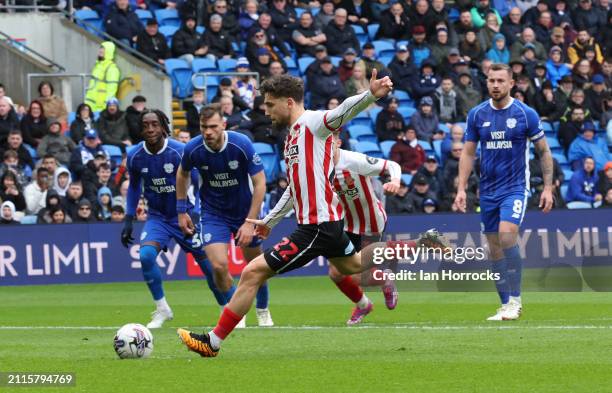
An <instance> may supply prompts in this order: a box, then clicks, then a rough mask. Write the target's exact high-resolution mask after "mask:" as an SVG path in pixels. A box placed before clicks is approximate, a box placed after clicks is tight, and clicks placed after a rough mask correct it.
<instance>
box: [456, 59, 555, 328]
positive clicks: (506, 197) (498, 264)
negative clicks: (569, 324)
mask: <svg viewBox="0 0 612 393" xmlns="http://www.w3.org/2000/svg"><path fill="white" fill-rule="evenodd" d="M513 85H514V81H513V80H512V71H511V70H510V68H509V67H508V66H507V65H505V64H493V65H492V66H491V69H490V71H489V74H488V75H487V89H488V90H489V95H490V96H491V99H490V100H487V101H485V102H483V103H481V104H480V105H478V106H476V107H475V108H473V109H472V110H470V112H469V113H468V118H467V129H466V135H465V139H466V143H465V146H464V148H463V152H462V153H461V159H460V161H459V184H458V190H457V196H456V199H455V204H456V206H457V207H458V208H459V210H461V211H464V212H465V209H466V193H465V190H466V187H467V180H468V177H469V175H470V173H471V172H472V168H473V165H474V156H475V154H476V147H477V145H478V142H480V209H481V213H480V215H481V226H482V230H483V232H485V234H486V237H487V242H488V243H489V250H490V255H489V257H490V258H491V260H492V262H493V271H494V272H495V273H498V274H499V277H500V278H499V280H497V281H496V287H497V292H498V294H499V297H500V300H501V304H502V306H501V307H500V308H499V309H498V310H497V312H496V313H495V315H493V316H491V317H489V318H488V320H490V321H502V320H513V319H518V318H519V316H520V314H521V311H522V302H521V273H522V261H521V257H520V253H519V248H518V245H517V235H518V230H519V226H520V225H521V222H522V221H523V217H524V215H525V209H526V207H527V197H528V195H529V143H530V142H533V143H534V145H535V148H536V149H537V150H538V153H539V157H540V165H541V166H542V173H543V180H544V191H543V192H542V196H541V198H540V208H542V210H543V211H544V212H545V213H546V212H549V211H550V209H551V208H552V205H553V197H552V178H553V160H552V155H551V153H550V149H549V147H548V143H547V142H546V138H545V137H544V131H543V130H542V125H541V123H540V118H539V116H538V114H537V113H536V112H535V111H534V110H533V109H532V108H530V107H529V106H527V105H525V104H523V103H522V102H520V101H518V100H515V99H513V98H512V97H510V94H509V93H510V89H511V88H512V86H513Z"/></svg>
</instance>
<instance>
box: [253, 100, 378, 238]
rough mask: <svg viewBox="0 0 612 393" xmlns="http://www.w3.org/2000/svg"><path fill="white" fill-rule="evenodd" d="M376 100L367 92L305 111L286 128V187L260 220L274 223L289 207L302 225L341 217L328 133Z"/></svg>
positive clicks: (270, 223) (337, 219)
mask: <svg viewBox="0 0 612 393" xmlns="http://www.w3.org/2000/svg"><path fill="white" fill-rule="evenodd" d="M375 100H376V97H374V96H373V95H372V94H371V93H370V91H366V92H364V93H362V94H358V95H356V96H353V97H350V98H347V99H346V100H345V101H344V102H343V103H342V104H340V105H339V106H338V107H337V108H335V109H333V110H330V111H305V112H304V113H303V114H302V115H301V116H300V117H299V118H298V119H297V121H296V122H295V123H294V124H293V125H292V126H291V128H290V129H289V134H288V135H287V138H286V139H285V147H284V153H285V163H286V164H287V180H288V181H289V186H288V187H287V190H286V191H285V193H284V194H283V196H282V197H281V199H280V200H279V201H278V203H277V205H276V206H275V207H274V209H272V211H271V212H270V213H269V214H268V215H267V216H266V217H265V218H264V219H263V221H264V222H265V223H266V225H268V226H269V227H273V226H274V225H276V224H277V223H278V222H279V221H280V220H281V219H282V217H284V216H285V214H286V213H287V212H288V211H289V210H290V209H291V208H292V207H293V208H294V209H295V214H296V218H297V221H298V224H301V225H305V224H315V225H318V224H321V223H324V222H330V221H339V220H342V218H343V217H344V213H343V211H342V205H341V203H340V200H339V199H338V195H337V194H336V193H335V192H334V190H333V187H332V184H331V180H332V173H333V171H334V160H333V149H332V135H331V133H332V132H333V131H335V130H337V129H338V128H340V127H342V126H343V125H344V124H346V123H348V122H349V121H350V120H351V119H352V118H353V117H355V115H357V114H358V113H359V112H361V111H362V110H364V109H366V108H367V107H368V106H369V105H371V104H372V103H373V102H374V101H375ZM291 202H293V203H291Z"/></svg>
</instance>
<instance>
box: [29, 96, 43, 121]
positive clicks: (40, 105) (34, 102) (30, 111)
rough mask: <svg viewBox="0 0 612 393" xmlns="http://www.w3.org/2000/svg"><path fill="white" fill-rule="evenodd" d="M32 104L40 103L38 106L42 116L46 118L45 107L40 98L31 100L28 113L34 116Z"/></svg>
mask: <svg viewBox="0 0 612 393" xmlns="http://www.w3.org/2000/svg"><path fill="white" fill-rule="evenodd" d="M32 104H38V107H39V108H40V118H41V119H44V118H45V108H44V107H43V104H42V103H41V102H40V101H38V100H33V101H32V102H30V106H28V115H29V116H30V117H32Z"/></svg>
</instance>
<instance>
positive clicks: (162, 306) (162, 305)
mask: <svg viewBox="0 0 612 393" xmlns="http://www.w3.org/2000/svg"><path fill="white" fill-rule="evenodd" d="M155 305H156V306H157V309H158V310H164V311H165V310H170V305H169V304H168V302H167V301H166V297H165V296H164V297H162V298H161V299H159V300H156V301H155Z"/></svg>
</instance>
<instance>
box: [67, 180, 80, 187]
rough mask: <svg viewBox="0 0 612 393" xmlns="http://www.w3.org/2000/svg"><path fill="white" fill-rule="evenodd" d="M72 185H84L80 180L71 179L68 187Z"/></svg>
mask: <svg viewBox="0 0 612 393" xmlns="http://www.w3.org/2000/svg"><path fill="white" fill-rule="evenodd" d="M70 186H79V187H81V188H82V187H83V183H81V181H80V180H74V181H71V182H70V184H69V185H68V187H70Z"/></svg>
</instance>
